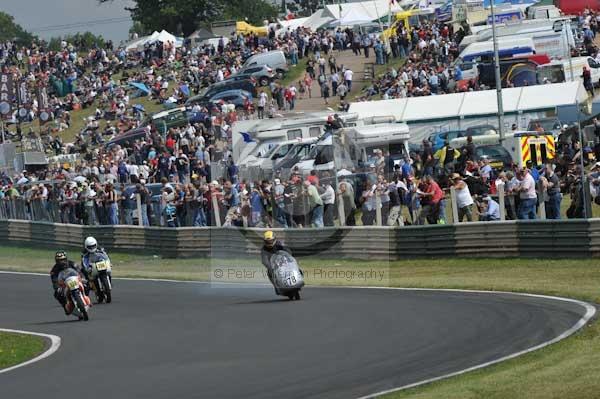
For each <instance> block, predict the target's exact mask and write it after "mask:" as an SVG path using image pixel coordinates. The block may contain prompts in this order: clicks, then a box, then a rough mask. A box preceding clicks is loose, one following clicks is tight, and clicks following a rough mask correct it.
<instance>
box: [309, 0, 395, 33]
mask: <svg viewBox="0 0 600 399" xmlns="http://www.w3.org/2000/svg"><path fill="white" fill-rule="evenodd" d="M390 11H391V12H392V14H395V13H397V12H400V11H402V7H400V6H399V5H398V3H397V2H394V3H393V4H390V2H389V0H367V1H358V2H352V3H341V4H329V5H326V6H325V7H324V8H322V9H319V10H317V11H316V12H315V13H314V14H313V15H311V16H310V17H308V19H307V20H306V21H305V22H304V23H303V24H302V26H304V27H307V28H310V29H312V30H316V29H319V28H322V27H324V26H326V25H328V24H330V23H332V22H334V21H336V20H339V19H343V18H344V17H345V16H348V15H350V16H354V17H353V18H354V19H355V20H358V18H360V20H361V21H363V23H364V22H366V21H376V20H379V19H381V18H384V17H387V15H388V14H389V12H390ZM359 16H360V17H359Z"/></svg>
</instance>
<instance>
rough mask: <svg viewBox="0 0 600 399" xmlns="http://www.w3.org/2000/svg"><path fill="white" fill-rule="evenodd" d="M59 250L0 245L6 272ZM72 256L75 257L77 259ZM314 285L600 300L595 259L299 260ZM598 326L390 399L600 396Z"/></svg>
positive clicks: (178, 270)
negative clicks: (368, 273) (333, 273)
mask: <svg viewBox="0 0 600 399" xmlns="http://www.w3.org/2000/svg"><path fill="white" fill-rule="evenodd" d="M53 253H54V252H53V251H50V250H43V249H29V248H20V247H19V248H17V247H6V246H3V247H2V248H0V269H3V270H20V271H36V272H43V273H47V272H48V270H49V266H50V265H51V264H52V257H53ZM71 257H72V258H74V257H75V254H72V255H71ZM111 258H112V260H113V264H114V269H113V272H114V275H115V276H121V277H147V278H173V279H181V280H209V279H210V272H211V265H212V266H213V269H212V270H214V267H215V266H216V265H219V266H221V265H225V266H227V265H234V264H236V265H239V264H241V262H244V264H245V265H248V266H258V265H259V261H258V259H252V260H248V259H244V260H223V261H220V260H211V259H181V260H176V259H161V258H158V257H153V256H135V255H131V254H119V253H114V254H111ZM300 263H301V264H302V268H303V269H304V271H305V274H306V276H307V284H308V285H319V284H325V285H374V286H381V285H389V286H393V287H421V288H462V289H480V290H499V291H514V292H529V293H539V294H546V295H557V296H564V297H571V298H577V299H581V300H584V301H589V302H594V303H600V262H599V261H598V260H597V259H580V260H574V259H563V260H547V259H483V258H482V259H456V258H452V259H420V260H404V261H394V262H385V261H357V260H336V261H331V260H322V259H314V258H305V259H301V261H300ZM322 269H327V270H339V271H344V272H349V271H350V272H351V271H355V272H360V271H365V270H374V271H376V272H377V273H383V274H384V275H385V278H384V281H383V282H382V281H381V280H379V279H377V278H373V279H369V280H362V279H360V278H357V279H348V278H343V277H341V278H331V277H325V276H323V275H322V274H319V270H322ZM598 348H600V324H599V323H593V324H591V325H589V326H587V327H585V328H584V329H583V331H582V332H580V333H578V334H576V335H575V336H574V337H572V338H569V339H567V340H565V341H562V342H560V343H558V344H556V345H553V346H551V347H548V348H545V349H542V350H539V351H536V352H534V353H531V354H528V355H525V356H521V357H519V358H518V359H513V360H511V361H508V362H504V363H501V364H499V365H496V366H492V367H489V368H486V369H483V370H479V371H476V372H472V373H468V374H466V375H463V376H460V377H455V378H451V379H449V380H446V381H441V382H438V383H434V384H430V385H427V386H425V387H422V388H416V389H412V390H410V391H406V392H402V393H397V394H392V395H389V397H392V398H419V399H424V398H460V399H466V398H473V399H474V398H486V399H487V398H532V399H547V398H556V399H558V398H561V399H562V398H597V397H598V392H600V378H598V377H597V376H598V375H600V350H598Z"/></svg>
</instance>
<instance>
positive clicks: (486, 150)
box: [475, 144, 513, 170]
mask: <svg viewBox="0 0 600 399" xmlns="http://www.w3.org/2000/svg"><path fill="white" fill-rule="evenodd" d="M475 157H476V160H477V161H480V160H482V159H488V160H489V161H490V166H491V167H492V168H494V169H502V170H504V169H509V168H511V167H512V165H513V160H512V157H511V156H510V153H509V152H508V150H507V149H506V148H504V147H503V146H501V145H500V144H492V145H480V146H477V148H476V149H475Z"/></svg>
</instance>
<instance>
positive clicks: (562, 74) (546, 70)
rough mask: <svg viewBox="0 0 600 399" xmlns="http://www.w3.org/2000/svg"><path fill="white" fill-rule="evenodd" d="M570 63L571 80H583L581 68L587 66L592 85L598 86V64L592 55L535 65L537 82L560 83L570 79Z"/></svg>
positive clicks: (599, 71) (599, 76) (599, 72)
mask: <svg viewBox="0 0 600 399" xmlns="http://www.w3.org/2000/svg"><path fill="white" fill-rule="evenodd" d="M571 65H573V80H583V77H582V75H583V68H584V67H587V68H589V70H590V72H591V75H592V83H593V84H594V86H600V64H599V63H598V62H596V60H595V59H594V58H593V57H575V58H572V59H571V62H569V61H568V60H560V61H559V60H556V61H552V62H550V63H549V64H544V65H540V66H538V67H537V76H538V83H540V84H543V83H562V82H570V81H571Z"/></svg>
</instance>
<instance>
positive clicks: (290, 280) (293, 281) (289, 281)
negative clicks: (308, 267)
mask: <svg viewBox="0 0 600 399" xmlns="http://www.w3.org/2000/svg"><path fill="white" fill-rule="evenodd" d="M285 282H286V283H287V285H294V284H296V277H295V276H294V275H293V274H292V275H290V276H289V277H288V278H286V279H285Z"/></svg>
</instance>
